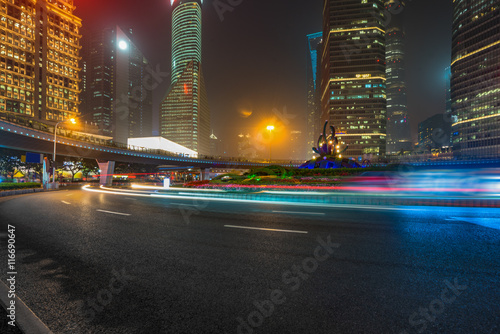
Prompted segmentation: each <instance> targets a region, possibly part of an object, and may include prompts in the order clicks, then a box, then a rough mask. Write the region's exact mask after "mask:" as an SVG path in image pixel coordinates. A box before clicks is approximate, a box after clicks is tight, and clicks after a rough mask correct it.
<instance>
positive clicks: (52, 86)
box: [0, 0, 82, 123]
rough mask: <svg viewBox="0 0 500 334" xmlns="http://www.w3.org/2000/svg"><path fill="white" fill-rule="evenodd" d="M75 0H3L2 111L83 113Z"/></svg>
mask: <svg viewBox="0 0 500 334" xmlns="http://www.w3.org/2000/svg"><path fill="white" fill-rule="evenodd" d="M74 10H75V6H74V5H73V0H38V1H34V0H10V1H9V0H0V12H1V14H2V16H1V20H0V33H1V35H0V54H1V57H0V58H1V59H0V111H2V112H8V113H13V114H16V115H21V116H25V117H28V118H33V119H37V120H42V121H48V122H47V123H52V122H55V121H59V120H63V119H69V118H73V117H76V116H78V104H79V94H80V91H79V72H80V67H79V60H80V58H79V53H80V37H81V36H80V32H79V31H80V27H81V26H82V24H81V20H80V19H79V18H78V17H76V16H75V15H73V11H74Z"/></svg>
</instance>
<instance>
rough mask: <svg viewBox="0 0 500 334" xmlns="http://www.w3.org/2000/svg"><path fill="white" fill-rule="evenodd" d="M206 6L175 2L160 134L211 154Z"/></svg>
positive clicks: (172, 2) (198, 0) (185, 1)
mask: <svg viewBox="0 0 500 334" xmlns="http://www.w3.org/2000/svg"><path fill="white" fill-rule="evenodd" d="M202 3H203V1H201V0H197V1H193V0H171V4H172V10H173V12H172V83H171V86H170V88H169V90H168V92H167V94H166V95H165V98H164V99H163V101H162V103H161V105H160V135H161V136H162V137H164V138H167V139H169V140H172V141H175V142H177V143H179V144H181V145H183V146H185V147H187V148H189V149H192V150H194V151H197V152H198V153H199V154H200V155H209V154H210V109H209V106H208V99H207V93H206V90H205V80H204V78H203V72H202V65H201V64H202V56H201V39H202V33H201V29H202Z"/></svg>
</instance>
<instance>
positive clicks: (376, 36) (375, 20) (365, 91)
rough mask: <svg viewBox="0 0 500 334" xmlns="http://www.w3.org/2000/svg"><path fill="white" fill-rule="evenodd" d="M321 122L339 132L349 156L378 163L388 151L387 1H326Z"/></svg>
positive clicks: (340, 140)
mask: <svg viewBox="0 0 500 334" xmlns="http://www.w3.org/2000/svg"><path fill="white" fill-rule="evenodd" d="M323 14H324V18H323V43H324V52H323V54H322V78H321V91H320V94H321V104H322V117H321V118H322V120H323V121H325V120H328V121H330V125H333V126H335V127H336V130H337V138H339V142H340V143H341V145H344V144H346V145H349V148H348V150H347V151H346V154H345V156H347V157H350V158H354V159H357V160H362V159H370V160H377V159H378V157H380V156H384V155H385V149H386V147H385V146H386V72H385V69H386V65H385V34H386V31H385V26H384V19H385V17H384V2H383V1H382V0H362V1H360V0H345V1H337V0H325V2H324V10H323Z"/></svg>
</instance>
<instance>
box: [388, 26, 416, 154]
mask: <svg viewBox="0 0 500 334" xmlns="http://www.w3.org/2000/svg"><path fill="white" fill-rule="evenodd" d="M385 38H386V63H387V68H386V78H387V81H386V85H387V153H388V154H395V153H398V152H400V151H401V150H403V151H409V150H411V149H412V142H411V130H410V126H409V123H408V109H407V106H406V101H407V99H406V83H405V53H404V40H405V33H404V32H403V30H402V29H400V28H399V27H393V28H389V29H388V30H387V33H386V37H385Z"/></svg>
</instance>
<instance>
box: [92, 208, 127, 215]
mask: <svg viewBox="0 0 500 334" xmlns="http://www.w3.org/2000/svg"><path fill="white" fill-rule="evenodd" d="M97 211H99V212H104V213H111V214H113V215H120V216H131V214H130V213H121V212H114V211H107V210H100V209H98V210H97Z"/></svg>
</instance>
